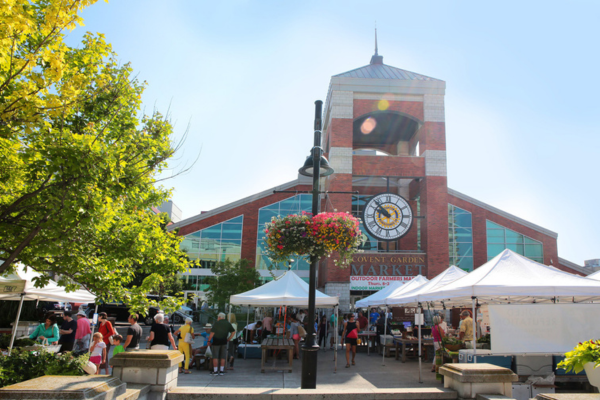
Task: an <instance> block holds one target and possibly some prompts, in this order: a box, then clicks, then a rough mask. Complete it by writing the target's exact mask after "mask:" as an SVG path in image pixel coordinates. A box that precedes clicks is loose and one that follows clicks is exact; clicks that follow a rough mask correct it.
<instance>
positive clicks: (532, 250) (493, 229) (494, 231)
mask: <svg viewBox="0 0 600 400" xmlns="http://www.w3.org/2000/svg"><path fill="white" fill-rule="evenodd" d="M486 234H487V253H488V261H489V260H491V259H492V258H494V257H496V256H497V255H498V254H500V253H501V252H502V251H504V249H510V250H512V251H514V252H515V253H517V254H520V255H522V256H525V257H527V258H529V259H531V260H533V261H537V262H539V263H540V264H543V262H544V245H543V244H542V242H539V241H537V240H535V239H532V238H530V237H527V236H525V235H522V234H520V233H519V232H515V231H513V230H511V229H508V228H505V227H503V226H501V225H498V224H496V223H494V222H492V221H486Z"/></svg>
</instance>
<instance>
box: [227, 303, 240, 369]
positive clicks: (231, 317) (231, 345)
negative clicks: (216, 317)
mask: <svg viewBox="0 0 600 400" xmlns="http://www.w3.org/2000/svg"><path fill="white" fill-rule="evenodd" d="M227 321H229V323H230V324H231V326H233V329H235V335H234V336H233V337H234V338H235V339H233V340H230V341H229V343H227V351H228V352H229V367H227V369H230V370H231V369H233V361H234V360H235V348H236V347H237V344H238V339H237V330H238V328H237V322H236V319H235V314H233V313H229V315H228V316H227Z"/></svg>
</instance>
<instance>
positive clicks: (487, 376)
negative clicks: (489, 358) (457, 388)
mask: <svg viewBox="0 0 600 400" xmlns="http://www.w3.org/2000/svg"><path fill="white" fill-rule="evenodd" d="M440 374H442V375H444V376H445V377H448V378H452V379H453V380H455V381H457V382H462V383H490V382H516V381H518V380H519V377H518V376H517V375H516V374H515V373H514V372H512V371H511V370H510V369H507V368H502V367H498V366H496V365H492V364H486V363H482V364H466V363H460V364H445V365H444V366H443V367H441V368H440Z"/></svg>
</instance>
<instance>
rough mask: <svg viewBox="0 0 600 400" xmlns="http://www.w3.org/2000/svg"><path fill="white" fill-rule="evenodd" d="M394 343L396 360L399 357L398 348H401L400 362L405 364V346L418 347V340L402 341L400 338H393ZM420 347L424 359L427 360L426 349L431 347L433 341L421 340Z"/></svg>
mask: <svg viewBox="0 0 600 400" xmlns="http://www.w3.org/2000/svg"><path fill="white" fill-rule="evenodd" d="M394 343H395V344H396V360H397V359H398V357H399V356H400V352H399V351H398V347H399V346H402V362H406V345H417V346H418V345H419V339H402V337H400V336H395V337H394ZM421 345H422V346H423V350H424V353H423V355H424V357H425V359H427V347H429V346H431V347H433V339H421Z"/></svg>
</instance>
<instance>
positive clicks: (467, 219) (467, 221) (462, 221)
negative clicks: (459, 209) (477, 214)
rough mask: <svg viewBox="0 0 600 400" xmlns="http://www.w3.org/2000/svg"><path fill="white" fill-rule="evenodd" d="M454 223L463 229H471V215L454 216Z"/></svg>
mask: <svg viewBox="0 0 600 400" xmlns="http://www.w3.org/2000/svg"><path fill="white" fill-rule="evenodd" d="M454 221H455V222H454V223H455V224H456V225H458V226H460V227H463V228H470V227H471V214H456V215H455V216H454Z"/></svg>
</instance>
